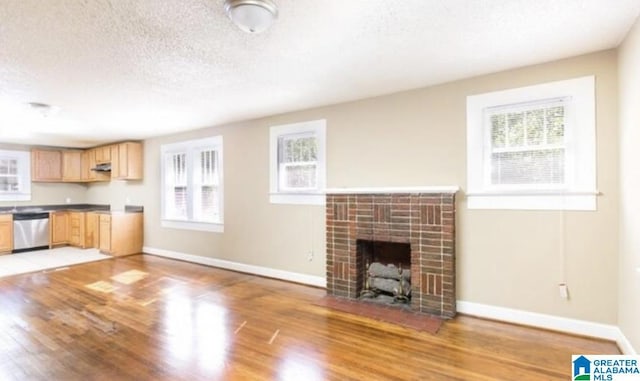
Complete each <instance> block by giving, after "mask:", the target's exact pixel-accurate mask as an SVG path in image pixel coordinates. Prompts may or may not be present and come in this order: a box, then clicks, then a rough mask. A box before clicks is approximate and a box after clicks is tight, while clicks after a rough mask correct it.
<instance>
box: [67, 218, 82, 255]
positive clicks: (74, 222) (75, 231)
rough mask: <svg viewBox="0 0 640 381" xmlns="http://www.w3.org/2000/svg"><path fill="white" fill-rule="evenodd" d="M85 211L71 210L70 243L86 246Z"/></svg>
mask: <svg viewBox="0 0 640 381" xmlns="http://www.w3.org/2000/svg"><path fill="white" fill-rule="evenodd" d="M85 215H86V213H84V212H69V245H71V246H78V247H82V248H85V247H86V246H85Z"/></svg>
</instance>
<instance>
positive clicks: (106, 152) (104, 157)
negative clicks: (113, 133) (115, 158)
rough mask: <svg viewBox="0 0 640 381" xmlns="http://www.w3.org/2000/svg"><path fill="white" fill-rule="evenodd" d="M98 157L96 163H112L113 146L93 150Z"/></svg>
mask: <svg viewBox="0 0 640 381" xmlns="http://www.w3.org/2000/svg"><path fill="white" fill-rule="evenodd" d="M93 149H94V150H95V155H96V163H97V164H104V163H110V162H111V146H102V147H96V148H93Z"/></svg>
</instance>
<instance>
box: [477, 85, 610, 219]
mask: <svg viewBox="0 0 640 381" xmlns="http://www.w3.org/2000/svg"><path fill="white" fill-rule="evenodd" d="M595 114H596V107H595V77H593V76H587V77H580V78H573V79H567V80H562V81H556V82H548V83H542V84H538V85H532V86H526V87H519V88H514V89H507V90H499V91H494V92H490V93H484V94H478V95H470V96H468V97H467V206H468V207H469V208H470V209H532V210H596V196H597V194H598V191H597V188H596V134H595V131H596V124H595V120H596V118H595Z"/></svg>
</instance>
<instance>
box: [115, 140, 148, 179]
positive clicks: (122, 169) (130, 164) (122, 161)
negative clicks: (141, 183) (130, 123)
mask: <svg viewBox="0 0 640 381" xmlns="http://www.w3.org/2000/svg"><path fill="white" fill-rule="evenodd" d="M111 178H112V179H117V180H141V179H142V143H138V142H125V143H118V144H114V145H112V146H111Z"/></svg>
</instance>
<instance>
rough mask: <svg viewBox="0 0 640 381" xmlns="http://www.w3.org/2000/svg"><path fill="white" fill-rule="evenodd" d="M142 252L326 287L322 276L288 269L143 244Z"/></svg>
mask: <svg viewBox="0 0 640 381" xmlns="http://www.w3.org/2000/svg"><path fill="white" fill-rule="evenodd" d="M142 252H144V253H147V254H153V255H157V256H159V257H166V258H171V259H179V260H182V261H187V262H193V263H198V264H201V265H207V266H213V267H219V268H222V269H226V270H233V271H238V272H242V273H248V274H254V275H260V276H264V277H268V278H276V279H281V280H286V281H289V282H295V283H302V284H307V285H310V286H315V287H322V288H324V287H326V286H327V281H326V279H325V278H324V277H320V276H314V275H307V274H300V273H294V272H290V271H284V270H278V269H272V268H269V267H261V266H254V265H247V264H244V263H238V262H232V261H226V260H223V259H216V258H209V257H203V256H200V255H193V254H186V253H181V252H178V251H171V250H164V249H157V248H154V247H148V246H145V247H143V248H142Z"/></svg>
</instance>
